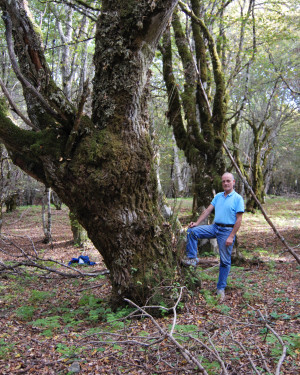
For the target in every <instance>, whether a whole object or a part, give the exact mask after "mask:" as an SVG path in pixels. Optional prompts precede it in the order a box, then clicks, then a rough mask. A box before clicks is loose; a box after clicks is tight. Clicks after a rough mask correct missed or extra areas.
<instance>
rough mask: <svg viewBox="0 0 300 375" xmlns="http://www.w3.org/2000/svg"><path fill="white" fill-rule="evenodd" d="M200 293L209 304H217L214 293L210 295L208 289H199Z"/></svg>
mask: <svg viewBox="0 0 300 375" xmlns="http://www.w3.org/2000/svg"><path fill="white" fill-rule="evenodd" d="M200 293H201V294H202V295H203V297H204V299H205V301H206V303H207V304H208V305H210V306H216V305H218V298H217V296H215V295H212V293H211V292H210V291H209V290H205V289H201V291H200Z"/></svg>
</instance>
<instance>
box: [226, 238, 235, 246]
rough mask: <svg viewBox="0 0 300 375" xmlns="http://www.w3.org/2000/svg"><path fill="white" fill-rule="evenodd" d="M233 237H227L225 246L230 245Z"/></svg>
mask: <svg viewBox="0 0 300 375" xmlns="http://www.w3.org/2000/svg"><path fill="white" fill-rule="evenodd" d="M233 238H234V237H232V236H229V237H228V238H227V240H226V242H225V245H226V246H230V245H232V243H233Z"/></svg>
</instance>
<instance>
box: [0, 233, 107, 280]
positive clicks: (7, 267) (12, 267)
mask: <svg viewBox="0 0 300 375" xmlns="http://www.w3.org/2000/svg"><path fill="white" fill-rule="evenodd" d="M11 237H15V238H20V237H22V238H26V239H28V240H29V242H30V246H31V249H32V252H33V254H30V253H29V252H28V251H26V250H24V249H23V248H22V247H20V246H19V245H18V244H16V243H15V242H14V241H13V240H12V239H11ZM1 242H2V243H3V244H4V245H5V246H6V247H8V248H10V249H11V248H13V250H14V251H15V250H17V251H16V253H13V251H11V252H8V251H7V250H4V249H2V248H1V247H0V252H2V253H3V254H5V255H6V256H9V257H10V258H12V259H17V260H16V261H14V260H10V261H9V264H6V263H5V262H4V261H3V260H1V261H0V273H2V272H5V271H14V272H17V273H18V274H20V273H22V270H21V267H33V268H37V269H40V270H44V271H47V273H55V274H57V275H59V276H63V277H70V278H72V277H86V276H97V275H104V274H107V273H109V271H108V270H107V269H104V270H99V271H95V272H82V271H81V270H79V269H78V268H74V267H71V266H69V265H67V264H64V263H62V262H59V261H57V260H54V259H51V258H47V259H45V258H40V257H39V256H38V253H37V251H36V249H35V246H34V243H33V241H32V239H31V238H30V237H29V236H25V237H24V236H11V235H4V234H1V235H0V244H1ZM47 263H52V264H53V265H55V264H57V265H58V266H60V267H63V268H64V269H67V270H70V271H71V272H63V271H60V270H59V269H57V268H54V267H49V266H48V265H46V264H47ZM41 276H44V274H43V275H41Z"/></svg>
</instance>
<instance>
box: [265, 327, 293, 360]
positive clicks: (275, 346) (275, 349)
mask: <svg viewBox="0 0 300 375" xmlns="http://www.w3.org/2000/svg"><path fill="white" fill-rule="evenodd" d="M281 338H282V340H283V341H284V343H285V345H286V346H287V355H290V356H292V357H297V352H298V351H299V349H300V335H299V334H296V333H291V334H289V335H283V336H282V337H281ZM266 341H267V342H268V343H269V344H270V345H271V346H272V349H271V354H272V355H273V356H274V357H276V359H278V358H279V357H280V356H281V355H282V346H281V344H280V343H279V342H278V339H277V338H276V337H275V336H274V335H273V334H268V335H267V337H266Z"/></svg>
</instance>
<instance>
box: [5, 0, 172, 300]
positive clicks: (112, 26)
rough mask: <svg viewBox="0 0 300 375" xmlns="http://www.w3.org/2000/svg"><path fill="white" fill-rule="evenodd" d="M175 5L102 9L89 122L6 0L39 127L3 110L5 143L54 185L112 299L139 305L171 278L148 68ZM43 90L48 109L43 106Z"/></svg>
mask: <svg viewBox="0 0 300 375" xmlns="http://www.w3.org/2000/svg"><path fill="white" fill-rule="evenodd" d="M176 3H177V1H176V0H160V1H156V2H151V3H149V2H148V1H146V0H144V1H139V2H136V1H128V0H126V1H117V2H116V1H112V0H106V1H102V11H101V15H100V17H99V19H98V21H97V32H96V50H95V56H94V63H95V78H94V92H93V116H92V119H90V118H88V117H87V116H85V115H84V114H83V113H82V106H81V105H79V108H78V110H76V109H74V108H73V107H72V106H71V104H70V103H69V102H68V101H67V98H66V97H65V95H64V94H63V93H62V91H61V90H59V89H58V88H57V86H56V85H55V83H54V82H53V81H52V80H51V76H50V72H49V69H48V67H47V64H46V61H45V59H44V55H43V52H42V48H41V43H40V40H39V36H38V34H36V33H35V31H34V27H33V25H32V22H31V20H30V19H29V18H28V17H27V16H26V13H25V15H24V9H25V8H24V4H23V2H22V1H16V0H13V1H11V2H10V3H9V4H8V2H6V1H4V0H0V5H1V7H2V9H3V10H4V11H5V14H4V15H5V17H6V27H7V30H8V34H9V28H10V24H9V23H10V20H11V21H12V24H13V27H14V30H18V33H14V39H15V46H18V47H15V49H16V52H17V54H18V60H19V63H20V68H21V74H19V79H20V80H21V81H22V76H23V78H24V77H25V78H26V81H24V80H23V81H22V84H23V87H24V95H25V97H26V101H27V106H28V113H29V116H30V119H31V121H32V123H33V125H35V126H36V127H37V128H39V129H40V130H39V131H37V132H33V131H26V130H21V129H19V128H17V127H16V126H15V125H14V124H13V123H12V121H11V120H10V119H9V117H8V116H7V115H6V113H5V108H4V105H2V106H1V108H0V138H1V139H3V141H4V142H5V144H6V146H7V147H8V149H9V150H10V152H11V153H13V157H14V162H15V163H16V164H17V165H19V166H20V167H21V168H23V169H24V170H25V171H26V172H27V173H29V174H31V175H32V176H34V177H35V178H36V179H39V180H41V181H42V182H44V183H45V184H46V185H47V186H49V187H52V188H53V190H55V191H56V193H57V194H58V196H59V197H60V198H61V199H62V201H63V202H64V203H66V204H67V205H68V206H69V208H70V210H71V211H72V212H73V213H74V214H75V215H76V217H77V218H78V220H79V221H80V223H81V224H82V225H83V226H84V228H85V229H86V230H87V232H88V236H89V238H90V239H91V240H92V241H93V243H94V245H95V246H96V247H97V249H98V250H99V251H100V252H101V254H102V256H103V258H104V261H105V263H106V265H107V267H108V268H109V270H110V277H111V282H112V286H113V295H114V297H115V298H117V299H121V298H122V297H124V296H126V297H129V298H132V299H133V300H135V301H137V302H139V303H144V302H146V301H147V300H148V299H149V297H150V296H151V294H152V293H153V288H154V287H155V286H156V285H158V284H161V283H164V282H168V281H167V280H168V279H172V278H173V276H174V275H173V273H174V266H175V257H174V253H173V252H172V249H171V233H170V230H169V227H168V226H167V225H165V224H164V221H163V218H162V216H161V214H160V212H159V210H158V202H157V183H156V176H155V171H154V168H153V154H152V149H151V143H150V138H149V134H148V113H147V104H146V103H147V96H148V92H147V80H148V77H147V72H148V67H149V64H150V62H151V60H152V58H153V54H154V52H155V48H156V45H157V43H158V39H159V37H160V36H161V34H162V32H163V30H164V28H165V25H166V23H167V22H168V20H169V18H170V17H171V14H172V11H173V9H174V7H175V5H176ZM25 10H26V9H25ZM6 12H7V13H6ZM21 14H22V15H21ZM8 36H9V35H8ZM8 39H9V38H8ZM12 58H13V56H12ZM22 62H23V64H22ZM28 81H29V83H30V84H31V86H33V87H34V89H32V87H31V86H29V85H28V84H27V83H26V82H28ZM26 86H27V87H26ZM37 87H38V88H39V89H38V90H39V94H41V95H42V96H43V98H44V99H45V103H44V102H43V100H42V99H39V100H37V93H36V92H35V90H36V88H37ZM36 91H37V90H36ZM83 99H84V98H83ZM82 102H83V101H82ZM168 285H169V284H168Z"/></svg>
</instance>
